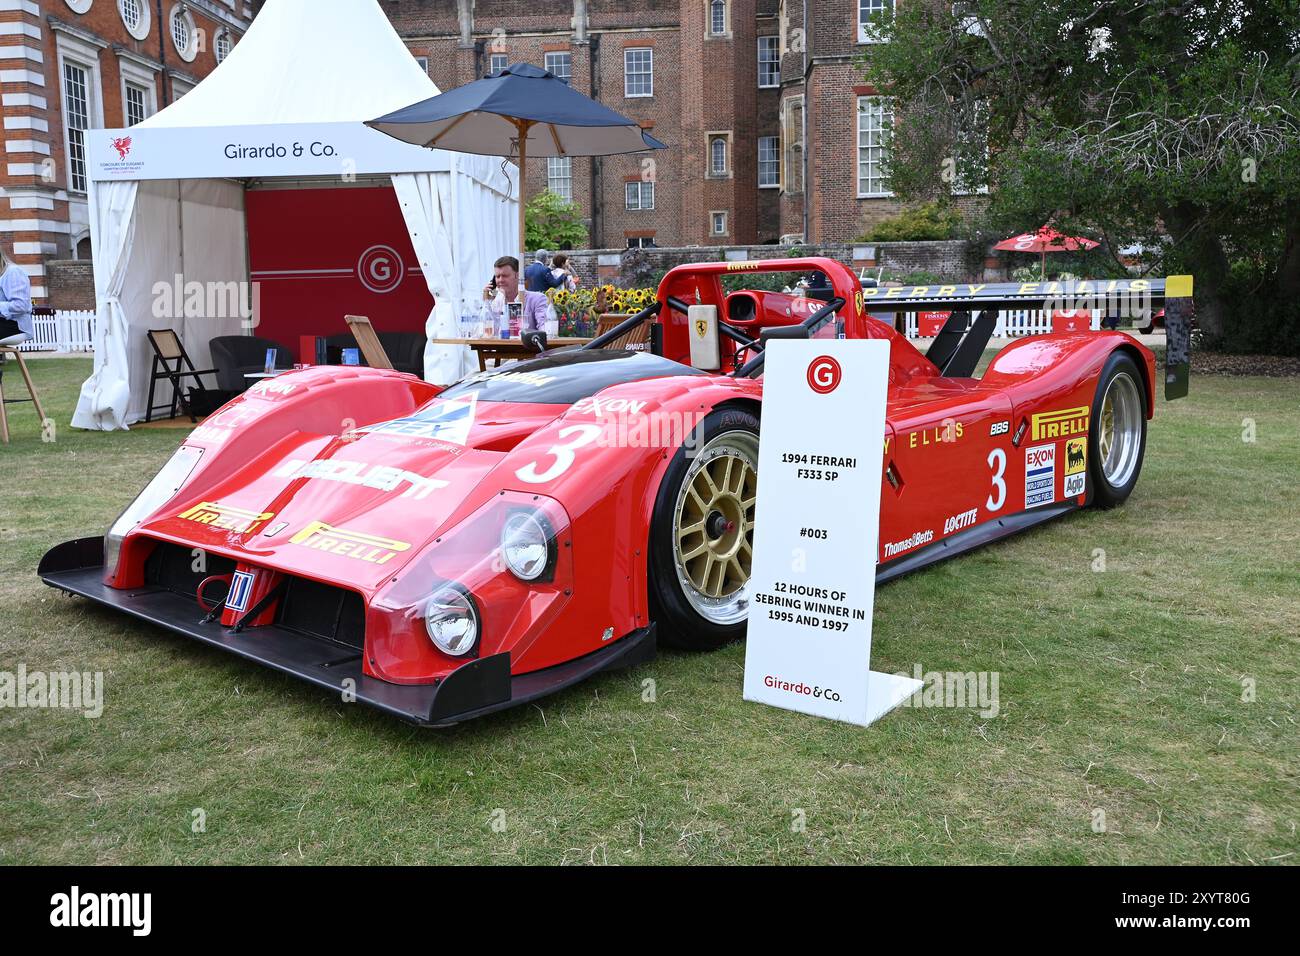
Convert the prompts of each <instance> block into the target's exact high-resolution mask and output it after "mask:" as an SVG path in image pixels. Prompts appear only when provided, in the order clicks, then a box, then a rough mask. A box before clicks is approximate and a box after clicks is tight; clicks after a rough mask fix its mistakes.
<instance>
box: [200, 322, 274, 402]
mask: <svg viewBox="0 0 1300 956" xmlns="http://www.w3.org/2000/svg"><path fill="white" fill-rule="evenodd" d="M208 347H209V349H210V350H211V352H212V364H213V366H214V367H215V368H216V370H217V388H218V389H220V390H221V391H223V392H232V393H238V392H242V391H244V390H245V389H246V388H248V386H249V385H251V384H253V383H252V382H251V381H250V380H249V379H246V378H244V374H245V373H247V372H260V371H262V370H263V369H265V367H266V350H267V349H275V367H276V368H292V367H293V355H292V354H291V353H290V352H289V350H288V349H286V348H285V347H284V346H283V345H281V344H280V343H279V342H276V341H273V340H272V339H264V338H259V337H258V336H256V335H219V336H217V337H216V338H214V339H213V340H212V341H211V342H209V343H208Z"/></svg>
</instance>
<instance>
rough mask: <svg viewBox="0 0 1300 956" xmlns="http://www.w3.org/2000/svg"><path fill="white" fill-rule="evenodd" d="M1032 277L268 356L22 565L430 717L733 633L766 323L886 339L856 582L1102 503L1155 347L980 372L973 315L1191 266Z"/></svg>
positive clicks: (1101, 335) (1130, 292) (1070, 346)
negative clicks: (116, 503) (98, 526)
mask: <svg viewBox="0 0 1300 956" xmlns="http://www.w3.org/2000/svg"><path fill="white" fill-rule="evenodd" d="M809 270H816V271H819V272H821V273H822V274H823V275H824V276H825V277H826V278H827V279H828V280H829V286H830V288H829V289H824V290H819V291H818V293H817V296H818V297H803V296H800V297H794V296H784V295H779V294H776V293H768V292H750V291H736V292H731V293H728V292H727V291H726V288H725V287H726V285H727V284H730V283H734V281H735V279H736V277H737V275H738V274H741V275H743V274H744V273H749V272H760V271H762V272H791V271H799V272H807V271H809ZM727 277H731V278H730V279H729V280H728V281H727V282H724V279H727ZM1053 286H1054V284H1053V283H1027V284H1024V285H1020V284H998V285H978V284H977V285H965V284H962V285H951V286H941V287H938V286H931V287H912V288H906V287H904V288H897V289H892V288H891V289H866V290H864V289H863V288H862V287H861V285H860V284H859V282H858V280H857V278H856V277H855V276H854V275H853V273H852V272H851V271H850V270H848V269H847V268H845V267H844V266H843V265H841V264H839V263H837V262H834V261H832V260H829V259H797V260H774V261H770V262H740V263H737V262H728V263H709V264H702V265H689V266H681V267H678V268H676V269H673V270H672V271H671V272H669V273H668V275H667V276H665V277H664V280H663V282H662V283H661V284H660V287H659V290H658V296H657V302H656V303H655V304H654V305H653V306H651V307H650V308H649V309H647V310H645V311H644V312H642V313H640V314H639V315H636V316H633V317H632V318H631V319H629V320H627V322H625V323H623V324H622V325H621V326H619V327H618V328H615V329H614V330H612V331H611V332H609V333H607V334H606V335H603V336H601V337H599V338H597V339H596V340H594V341H593V342H591V343H590V344H589V345H587V346H584V347H582V348H579V349H571V350H562V351H553V352H546V353H544V354H541V355H539V356H538V357H537V358H534V359H530V360H526V361H522V362H518V363H515V364H513V365H507V366H504V367H502V368H499V369H493V370H489V371H487V372H483V373H479V374H477V375H472V376H470V377H469V378H467V379H465V380H464V381H462V382H460V383H458V384H456V385H453V386H451V387H449V388H438V387H437V386H434V385H430V384H428V383H426V382H423V381H421V380H419V379H417V378H415V377H414V376H410V375H405V374H401V373H397V372H392V371H385V370H377V369H369V368H352V367H346V368H345V367H316V368H309V369H305V370H301V371H294V372H289V373H286V374H284V375H281V376H279V377H277V378H273V379H267V380H265V381H262V382H260V383H259V384H257V385H255V386H254V387H252V388H251V389H249V390H248V392H246V393H245V394H244V395H242V396H241V397H239V398H236V399H235V400H233V401H232V402H230V403H229V404H228V405H226V406H225V407H223V408H222V409H221V410H219V411H218V412H216V413H215V414H213V415H212V416H210V417H209V418H208V419H207V420H206V421H204V422H203V423H202V424H201V425H200V426H199V427H197V428H196V429H194V431H193V432H192V433H191V434H190V435H189V437H187V438H186V440H185V441H184V443H183V444H182V445H181V447H180V448H179V449H178V450H177V452H176V453H175V455H174V456H173V457H172V458H171V460H170V461H169V462H168V463H167V464H166V465H165V466H164V467H163V469H162V470H161V471H160V472H159V473H158V475H157V476H156V477H155V478H154V479H153V480H152V481H151V482H150V483H149V485H148V486H147V487H146V488H145V489H144V491H143V492H141V493H140V495H139V497H137V498H136V499H135V501H134V502H132V503H131V504H130V505H129V506H128V507H127V508H126V510H125V511H124V512H123V513H122V515H121V517H120V518H118V520H117V521H116V522H114V524H113V526H112V527H111V528H110V529H109V531H108V533H107V534H106V535H104V536H100V537H91V538H83V539H79V540H75V541H69V542H66V543H64V544H61V545H58V546H57V547H55V548H53V549H52V550H51V551H50V552H49V553H47V554H46V555H45V557H44V558H43V560H42V561H41V564H40V569H39V574H40V576H41V578H42V579H43V580H44V581H45V582H46V583H47V584H49V585H51V586H53V587H55V588H59V589H61V590H63V591H66V592H69V593H72V594H76V595H82V596H84V597H88V598H90V599H92V600H94V601H97V602H99V603H101V604H104V605H107V606H109V607H112V608H115V609H117V610H120V611H123V612H125V613H127V614H130V615H133V616H135V617H137V618H140V619H143V620H146V621H150V622H153V623H155V624H158V625H161V626H163V627H166V628H168V629H170V630H173V631H176V632H179V633H181V634H184V635H187V636H189V637H193V638H197V639H198V640H201V641H203V642H205V643H208V644H211V645H215V646H217V647H221V648H223V649H225V650H228V651H230V652H232V653H235V654H238V655H240V656H242V657H245V658H249V659H251V660H255V661H258V662H260V663H263V664H266V665H268V666H270V667H272V668H275V669H277V670H280V671H283V672H286V673H289V674H293V675H295V676H297V677H301V678H303V679H305V680H308V681H310V682H312V683H314V684H317V685H319V686H321V687H326V688H329V689H331V690H333V691H335V692H337V693H341V694H343V695H344V697H345V699H347V700H354V699H355V700H360V701H363V702H365V703H368V704H371V705H373V706H375V707H378V708H380V709H382V710H384V711H387V712H389V713H392V714H396V715H398V716H400V717H403V718H406V719H408V720H411V721H414V722H416V723H420V724H426V725H435V726H442V725H448V724H454V723H457V722H459V721H463V720H466V719H468V718H471V717H475V716H478V715H481V714H485V713H488V712H491V711H495V710H499V709H501V708H505V707H509V706H512V705H516V704H520V703H522V702H524V701H528V700H532V699H535V698H537V697H539V696H541V695H544V694H549V693H553V692H554V691H557V690H559V689H561V688H563V687H566V686H568V685H570V684H572V683H574V682H575V681H578V680H581V679H582V678H584V677H587V676H588V675H591V674H593V673H596V672H598V671H601V670H604V669H607V668H611V667H615V666H622V665H628V664H633V663H637V662H639V661H642V660H644V659H646V658H647V657H648V656H650V655H651V654H653V653H654V650H655V646H656V641H662V642H663V643H664V644H666V645H672V646H674V647H681V648H691V649H706V648H713V647H718V646H720V645H722V644H725V643H727V642H728V641H732V640H735V639H737V638H740V637H742V636H743V634H744V632H745V621H746V617H747V614H748V610H749V602H748V596H747V582H748V578H749V572H750V562H751V547H752V540H753V528H754V521H755V518H756V516H755V490H756V487H757V482H758V478H759V476H758V473H757V466H758V442H759V429H760V421H761V413H762V397H763V382H762V377H761V373H762V368H763V358H764V350H765V349H766V348H767V347H769V345H770V343H772V342H774V341H778V340H780V339H782V338H806V337H838V336H844V337H847V338H851V339H855V338H875V339H886V340H888V341H889V343H890V349H891V368H890V372H889V377H890V382H889V404H888V421H887V427H886V435H887V438H886V448H885V456H884V462H885V465H884V473H883V474H882V475H881V519H880V542H879V549H878V552H877V554H875V555H871V554H869V553H867V548H868V544H867V543H866V542H864V544H863V554H862V559H863V560H864V561H866V560H868V559H872V560H875V561H876V562H877V568H878V570H877V576H878V579H879V580H882V581H883V580H886V579H889V578H892V577H895V576H897V575H899V574H903V573H905V572H907V571H912V570H915V569H916V568H920V567H922V566H924V565H927V564H930V563H932V562H934V561H938V560H941V559H943V558H948V557H952V556H953V555H956V554H960V553H962V552H964V551H967V550H969V549H971V548H973V547H976V546H978V545H981V544H984V543H986V542H989V541H992V540H994V539H997V538H1001V537H1004V536H1006V535H1009V534H1012V533H1014V532H1016V531H1018V530H1021V529H1023V528H1027V527H1029V526H1031V525H1034V524H1038V523H1039V522H1042V521H1046V520H1048V519H1050V518H1055V517H1058V516H1060V515H1063V514H1065V513H1066V512H1069V511H1072V510H1074V509H1075V508H1079V507H1081V506H1083V505H1085V504H1093V505H1097V506H1100V507H1110V506H1113V505H1117V504H1119V503H1120V502H1122V501H1124V499H1125V498H1127V497H1128V495H1129V493H1130V492H1131V491H1132V490H1133V486H1134V484H1135V482H1136V481H1137V479H1138V473H1139V471H1140V470H1141V467H1142V456H1143V451H1144V449H1145V443H1146V422H1147V419H1148V418H1150V416H1151V411H1152V405H1153V399H1154V394H1155V381H1156V370H1155V362H1154V359H1153V357H1152V354H1151V352H1149V351H1148V350H1147V349H1145V348H1143V347H1142V346H1141V345H1140V344H1139V343H1138V342H1137V341H1135V340H1134V339H1133V338H1131V337H1130V336H1128V335H1125V334H1123V333H1118V332H1080V333H1064V334H1051V335H1040V336H1037V337H1033V338H1026V339H1022V340H1019V341H1017V342H1015V343H1013V344H1012V345H1010V346H1008V347H1007V348H1006V349H1004V350H1003V351H1002V352H1001V353H1000V354H998V355H997V356H996V358H994V359H993V361H992V363H991V364H990V365H989V367H988V369H987V371H985V372H984V374H983V376H982V377H979V378H976V377H974V372H975V368H976V363H977V361H978V360H979V358H980V356H981V354H982V353H983V350H984V347H985V345H986V344H987V342H988V339H989V336H990V333H991V331H992V329H993V325H994V322H995V319H996V310H998V309H1001V308H1026V307H1033V306H1034V305H1035V304H1037V305H1040V306H1041V305H1043V304H1045V303H1050V302H1052V301H1054V300H1056V299H1059V298H1060V297H1061V296H1062V295H1078V296H1087V295H1095V294H1098V293H1100V294H1104V295H1107V296H1112V297H1123V296H1134V297H1140V298H1142V299H1143V300H1144V304H1145V305H1146V306H1149V305H1150V303H1151V302H1152V301H1155V302H1160V301H1163V299H1164V297H1165V294H1166V291H1168V294H1169V295H1170V296H1173V295H1186V294H1190V280H1174V279H1170V280H1168V288H1166V282H1165V280H1133V281H1131V282H1130V281H1124V282H1115V283H1104V284H1097V287H1096V288H1090V287H1087V286H1086V285H1085V286H1083V287H1080V288H1074V289H1064V290H1063V289H1061V288H1059V287H1058V288H1053ZM1103 286H1104V288H1103ZM1175 286H1177V288H1175ZM918 309H932V310H943V311H949V312H951V313H952V315H951V316H950V318H949V319H948V321H947V322H946V323H945V326H944V328H943V330H942V331H941V333H940V334H939V336H938V337H937V338H936V339H935V341H934V343H933V344H932V345H931V347H930V349H929V351H928V352H927V354H925V355H922V354H921V353H920V352H918V351H917V350H916V349H915V348H913V346H912V345H911V344H910V343H909V342H908V341H907V340H906V339H905V338H903V337H902V336H900V335H898V334H897V333H896V332H895V331H894V329H893V328H892V327H891V326H890V325H889V324H887V323H886V322H882V321H879V320H877V319H874V318H871V317H870V315H869V312H868V310H871V311H876V312H885V313H888V312H891V311H904V310H906V311H916V310H918ZM972 311H973V312H975V313H976V315H975V317H974V318H973V319H972V318H971V312H972ZM642 323H650V333H651V334H650V335H649V336H645V335H644V334H638V333H644V331H645V330H643V329H641V328H640V326H641V324H642ZM647 338H648V347H647V348H645V349H644V350H638V349H636V348H625V347H618V346H620V344H624V343H626V342H628V341H629V340H632V339H637V340H642V341H644V340H645V339H647ZM778 347H779V346H778ZM844 427H845V429H846V430H848V431H851V429H852V428H853V423H852V422H845V423H844ZM851 441H852V440H851V435H846V445H851ZM791 506H792V507H797V503H793V502H792V503H791Z"/></svg>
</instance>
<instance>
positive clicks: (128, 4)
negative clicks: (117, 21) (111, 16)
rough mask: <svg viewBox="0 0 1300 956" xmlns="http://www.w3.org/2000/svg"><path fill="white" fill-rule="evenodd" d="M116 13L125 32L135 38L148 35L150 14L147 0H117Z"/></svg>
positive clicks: (142, 37) (141, 38)
mask: <svg viewBox="0 0 1300 956" xmlns="http://www.w3.org/2000/svg"><path fill="white" fill-rule="evenodd" d="M117 13H118V16H120V17H121V18H122V25H123V26H125V27H126V32H127V33H129V34H131V36H133V37H135V38H136V39H137V40H143V39H146V38H147V37H148V36H149V26H150V15H149V4H148V2H147V0H117Z"/></svg>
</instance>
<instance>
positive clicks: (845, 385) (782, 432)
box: [745, 339, 922, 726]
mask: <svg viewBox="0 0 1300 956" xmlns="http://www.w3.org/2000/svg"><path fill="white" fill-rule="evenodd" d="M888 381H889V343H888V342H885V341H883V340H863V339H855V340H849V339H813V340H802V341H774V342H772V343H771V344H770V345H769V346H768V349H767V360H766V361H765V363H764V369H763V433H762V440H761V442H760V443H759V453H758V474H759V482H758V506H757V512H756V514H755V529H754V562H753V573H752V575H751V578H750V582H749V588H748V590H749V593H750V595H751V599H750V609H749V628H748V637H747V644H746V649H745V700H752V701H757V702H759V703H764V704H771V705H773V706H775V707H784V708H786V709H787V710H797V711H801V712H803V713H806V714H815V715H817V716H819V717H829V718H831V719H833V720H842V721H847V722H849V723H854V724H862V725H864V726H865V725H867V724H870V723H871V722H872V721H874V720H876V719H877V718H879V717H881V716H883V715H884V714H885V713H887V712H888V711H890V710H892V709H893V708H894V707H896V706H898V705H899V704H900V703H902V702H903V701H904V700H906V699H907V698H908V697H910V696H911V695H912V694H914V693H915V692H916V691H917V690H919V689H920V688H921V686H922V685H921V681H918V680H914V679H912V678H909V677H898V676H895V675H892V674H880V673H874V672H872V670H871V612H872V608H873V606H874V603H875V594H876V554H877V542H876V538H877V535H878V533H879V528H880V486H881V474H882V469H883V467H884V462H883V456H884V446H885V395H886V388H887V385H888Z"/></svg>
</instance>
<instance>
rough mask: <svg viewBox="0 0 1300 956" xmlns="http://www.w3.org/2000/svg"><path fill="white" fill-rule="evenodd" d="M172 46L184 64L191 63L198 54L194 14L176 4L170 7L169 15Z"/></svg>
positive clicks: (197, 29)
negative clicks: (170, 13) (170, 12)
mask: <svg viewBox="0 0 1300 956" xmlns="http://www.w3.org/2000/svg"><path fill="white" fill-rule="evenodd" d="M171 35H172V46H174V47H176V52H177V54H179V56H180V58H181V59H182V60H184V61H185V62H186V63H190V62H193V60H194V58H195V57H196V56H198V54H199V28H198V25H197V24H196V23H195V22H194V14H192V13H190V10H189V7H187V6H186V5H185V4H183V3H178V4H176V5H175V6H174V7H172V15H171Z"/></svg>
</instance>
